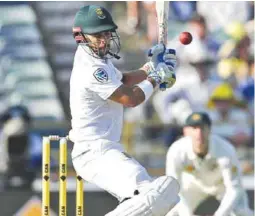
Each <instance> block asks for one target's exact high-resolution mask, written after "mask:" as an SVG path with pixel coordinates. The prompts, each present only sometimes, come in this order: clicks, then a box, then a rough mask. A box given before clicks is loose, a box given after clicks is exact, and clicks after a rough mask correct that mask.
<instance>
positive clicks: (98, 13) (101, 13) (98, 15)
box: [96, 8, 106, 19]
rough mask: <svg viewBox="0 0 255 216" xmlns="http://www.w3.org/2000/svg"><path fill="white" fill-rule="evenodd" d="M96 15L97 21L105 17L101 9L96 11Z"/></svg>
mask: <svg viewBox="0 0 255 216" xmlns="http://www.w3.org/2000/svg"><path fill="white" fill-rule="evenodd" d="M96 14H97V17H98V18H99V19H104V18H105V17H106V16H105V15H104V13H103V11H102V9H101V8H97V9H96Z"/></svg>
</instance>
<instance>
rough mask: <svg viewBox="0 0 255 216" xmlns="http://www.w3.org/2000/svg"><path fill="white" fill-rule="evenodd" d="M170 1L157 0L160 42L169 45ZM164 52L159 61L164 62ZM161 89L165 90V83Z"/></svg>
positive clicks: (161, 85)
mask: <svg viewBox="0 0 255 216" xmlns="http://www.w3.org/2000/svg"><path fill="white" fill-rule="evenodd" d="M168 11H169V2H168V1H160V0H159V1H156V13H157V19H158V43H163V44H164V45H165V47H167V30H168V29H167V27H168ZM163 54H164V53H162V55H160V56H159V62H163ZM159 88H160V90H162V91H164V90H165V89H166V86H165V84H164V83H162V84H160V86H159Z"/></svg>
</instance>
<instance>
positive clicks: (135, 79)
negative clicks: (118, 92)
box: [122, 69, 147, 86]
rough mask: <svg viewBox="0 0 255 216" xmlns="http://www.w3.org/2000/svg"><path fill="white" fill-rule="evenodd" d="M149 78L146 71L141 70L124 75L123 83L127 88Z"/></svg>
mask: <svg viewBox="0 0 255 216" xmlns="http://www.w3.org/2000/svg"><path fill="white" fill-rule="evenodd" d="M146 78H147V74H146V72H145V71H144V70H142V69H139V70H135V71H130V72H129V73H125V74H123V78H122V82H123V84H125V85H127V86H134V85H136V84H138V83H140V82H142V81H143V80H145V79H146Z"/></svg>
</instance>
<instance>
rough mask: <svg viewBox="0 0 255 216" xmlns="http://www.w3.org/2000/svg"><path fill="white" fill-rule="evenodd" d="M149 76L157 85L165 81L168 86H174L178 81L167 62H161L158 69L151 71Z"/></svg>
mask: <svg viewBox="0 0 255 216" xmlns="http://www.w3.org/2000/svg"><path fill="white" fill-rule="evenodd" d="M148 77H149V78H151V79H153V80H155V82H156V83H157V85H160V84H162V83H165V85H166V88H170V87H172V86H173V85H174V83H175V81H176V77H175V74H174V72H173V71H172V70H171V69H170V67H169V66H168V65H166V64H165V63H159V64H158V66H157V68H156V70H155V71H153V72H151V73H150V74H149V75H148Z"/></svg>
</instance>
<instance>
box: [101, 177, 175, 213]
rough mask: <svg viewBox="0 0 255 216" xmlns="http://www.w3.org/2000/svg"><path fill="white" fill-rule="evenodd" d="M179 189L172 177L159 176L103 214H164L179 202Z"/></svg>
mask: <svg viewBox="0 0 255 216" xmlns="http://www.w3.org/2000/svg"><path fill="white" fill-rule="evenodd" d="M179 190H180V186H179V184H178V182H177V181H176V180H175V179H174V178H172V177H170V176H161V177H159V178H157V179H155V180H154V181H152V182H151V183H149V184H147V185H146V186H145V187H144V188H142V189H141V190H139V192H140V194H139V195H136V196H134V197H132V198H131V199H129V200H127V201H125V202H123V203H121V204H120V205H118V206H117V208H116V209H114V210H113V211H111V212H109V213H108V214H106V215H105V216H165V215H166V214H167V213H168V212H169V211H170V210H171V209H172V208H173V207H174V206H175V205H176V204H177V203H178V202H179V200H180V198H179V196H178V193H179Z"/></svg>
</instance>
